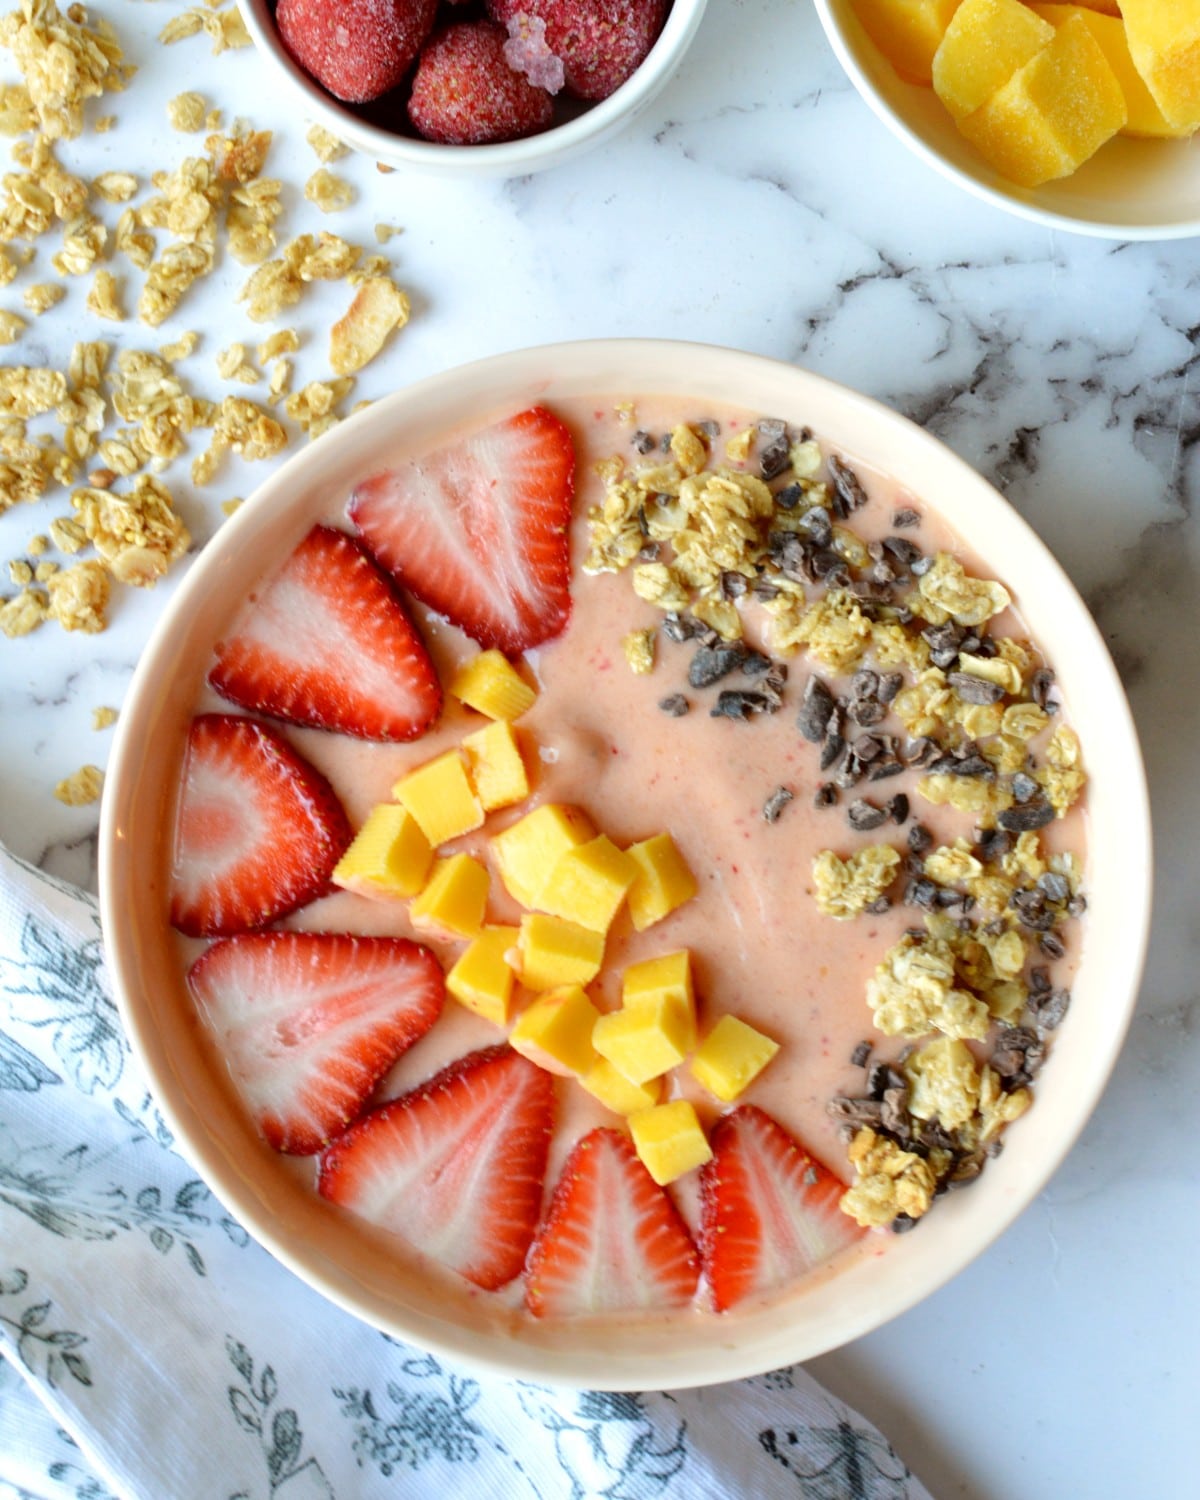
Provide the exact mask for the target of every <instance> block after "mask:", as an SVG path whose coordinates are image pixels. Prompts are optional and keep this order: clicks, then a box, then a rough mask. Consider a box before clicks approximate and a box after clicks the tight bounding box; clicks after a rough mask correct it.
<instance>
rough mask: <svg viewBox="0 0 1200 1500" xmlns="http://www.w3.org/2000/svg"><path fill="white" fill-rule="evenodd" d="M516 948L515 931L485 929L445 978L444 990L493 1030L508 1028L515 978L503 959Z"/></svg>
mask: <svg viewBox="0 0 1200 1500" xmlns="http://www.w3.org/2000/svg"><path fill="white" fill-rule="evenodd" d="M516 946H517V929H516V928H515V927H504V926H501V925H499V924H496V925H494V926H491V927H485V928H484V929H483V931H482V932H481V933H480V934H479V936H478V937H477V938H476V939H475V941H474V942H473V943H471V944H470V946H469V947H467V948H466V949H464V951H463V952H462V954H461V955H460V956H459V958H458V960H457V962H456V963H455V964H454V966H453V967H452V968H451V970H450V972H449V973H448V974H447V975H446V988H447V990H449V992H450V994H452V995H453V996H454V998H455V999H456V1000H457V1001H458V1003H459V1004H460V1005H465V1006H466V1007H467V1009H468V1010H473V1011H474V1012H475V1014H476V1015H477V1016H482V1017H483V1018H484V1020H485V1021H494V1022H495V1023H496V1025H497V1026H505V1025H507V1024H508V1012H509V1007H510V1006H511V1005H512V994H513V985H514V983H515V980H516V976H515V975H514V973H513V971H512V966H511V965H510V964H509V963H508V961H507V959H506V958H505V955H506V954H507V953H508V952H509V950H510V949H512V948H515V947H516Z"/></svg>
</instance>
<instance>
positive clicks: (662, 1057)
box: [592, 995, 695, 1083]
mask: <svg viewBox="0 0 1200 1500" xmlns="http://www.w3.org/2000/svg"><path fill="white" fill-rule="evenodd" d="M694 1035H695V1022H694V1021H693V1020H692V1018H691V1017H690V1016H689V1015H688V1012H687V1009H686V1008H685V1007H684V1006H682V1005H681V1004H680V1003H679V1001H678V1000H676V999H674V998H672V997H671V996H669V995H659V996H658V997H657V999H654V1000H647V1001H645V1002H644V1003H643V1004H641V1005H639V1006H638V1007H637V1008H636V1009H635V1010H628V1009H626V1008H625V1007H624V1006H622V1007H621V1009H620V1010H614V1011H612V1012H611V1013H610V1014H609V1015H607V1016H601V1017H600V1019H599V1020H598V1021H597V1022H596V1029H595V1031H594V1032H593V1033H592V1045H593V1046H594V1047H595V1049H596V1051H597V1052H598V1053H599V1054H600V1056H601V1057H606V1058H607V1059H608V1060H609V1062H610V1063H612V1065H613V1067H614V1068H616V1070H617V1072H618V1073H620V1074H621V1076H622V1077H623V1078H627V1079H628V1080H629V1082H630V1083H646V1082H648V1081H649V1080H650V1079H651V1078H658V1077H660V1076H661V1075H662V1074H663V1073H666V1072H668V1071H669V1070H670V1069H671V1068H674V1067H676V1066H678V1064H679V1063H681V1062H682V1061H683V1059H684V1058H685V1057H686V1056H687V1053H688V1048H689V1047H690V1046H691V1044H692V1039H693V1037H694Z"/></svg>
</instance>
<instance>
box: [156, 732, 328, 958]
mask: <svg viewBox="0 0 1200 1500" xmlns="http://www.w3.org/2000/svg"><path fill="white" fill-rule="evenodd" d="M350 838H351V830H350V824H349V823H348V822H347V821H346V814H345V813H344V812H343V811H342V805H341V803H340V802H339V801H338V799H337V797H336V795H335V794H334V790H333V788H332V787H331V786H330V785H329V783H328V781H326V780H325V778H324V776H322V775H321V773H320V771H318V770H317V768H316V767H315V766H312V765H309V763H308V761H306V760H305V759H304V758H303V756H301V755H298V754H297V753H296V751H295V750H293V749H292V747H291V746H290V745H289V744H288V743H287V741H286V740H284V739H283V738H282V737H281V736H280V735H278V734H276V733H275V731H274V730H273V729H268V728H267V726H266V725H265V724H260V723H258V721H257V720H256V719H243V718H238V717H237V716H235V715H233V714H201V715H200V716H199V717H198V718H196V719H193V721H192V726H191V730H190V731H189V733H188V742H187V753H186V755H185V757H184V766H183V788H182V791H181V792H180V798H179V810H178V812H177V814H176V822H175V863H174V869H173V870H172V874H171V921H172V922H173V923H174V924H175V926H176V927H178V928H179V930H180V931H181V932H186V933H187V934H188V935H189V936H190V937H227V936H229V935H231V934H233V933H236V932H248V931H249V930H250V929H251V928H253V927H264V926H266V924H267V923H268V922H273V921H275V919H276V918H277V917H282V916H285V915H286V914H287V913H288V912H290V911H295V910H296V908H297V907H298V906H303V905H304V904H305V903H306V902H308V901H312V900H314V899H315V898H316V897H317V896H321V895H323V894H324V893H325V890H326V888H327V886H328V883H329V876H330V874H331V873H332V871H333V867H334V865H336V864H337V862H338V860H339V859H340V858H341V856H342V853H343V851H344V850H345V848H346V846H347V845H348V844H349V842H350Z"/></svg>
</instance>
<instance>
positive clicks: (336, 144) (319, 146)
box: [304, 125, 349, 164]
mask: <svg viewBox="0 0 1200 1500" xmlns="http://www.w3.org/2000/svg"><path fill="white" fill-rule="evenodd" d="M304 139H305V140H306V141H307V142H308V144H309V145H310V146H311V147H312V148H313V150H314V151H315V152H316V154H317V160H318V161H323V162H325V163H326V164H328V163H329V162H331V161H338V160H340V159H341V157H343V156H345V155H347V153H348V151H349V147H347V146H344V145H343V144H342V142H341V141H339V140H338V138H337V136H336V135H334V134H333V133H332V132H331V131H328V130H326V129H325V127H324V126H323V125H310V126H309V128H308V132H307V134H306V135H305V137H304Z"/></svg>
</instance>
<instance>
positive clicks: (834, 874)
mask: <svg viewBox="0 0 1200 1500" xmlns="http://www.w3.org/2000/svg"><path fill="white" fill-rule="evenodd" d="M899 870H900V855H899V854H898V853H897V851H896V850H895V849H893V848H892V847H891V846H890V845H888V844H868V845H866V846H865V847H864V848H862V849H859V850H856V851H855V853H853V854H851V855H850V856H849V857H848V858H847V859H840V858H839V857H838V856H837V855H836V854H835V853H834V852H833V850H832V849H822V850H821V852H820V853H819V854H818V855H817V856H816V858H815V859H814V860H813V863H812V876H813V895H814V897H815V898H816V902H817V906H818V908H819V909H820V910H821V911H822V912H823V913H824V914H825V915H826V916H827V917H836V918H837V919H838V920H839V921H843V922H844V921H848V920H849V919H850V918H852V917H856V916H858V915H859V913H860V912H863V911H866V910H867V908H868V907H870V906H872V905H873V904H874V903H875V902H877V901H878V900H879V898H880V897H881V896H882V895H883V893H884V892H885V891H886V890H887V888H888V886H890V885H891V884H892V882H893V880H895V878H896V875H897V874H898V873H899ZM880 1029H881V1030H882V1029H883V1028H880Z"/></svg>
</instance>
